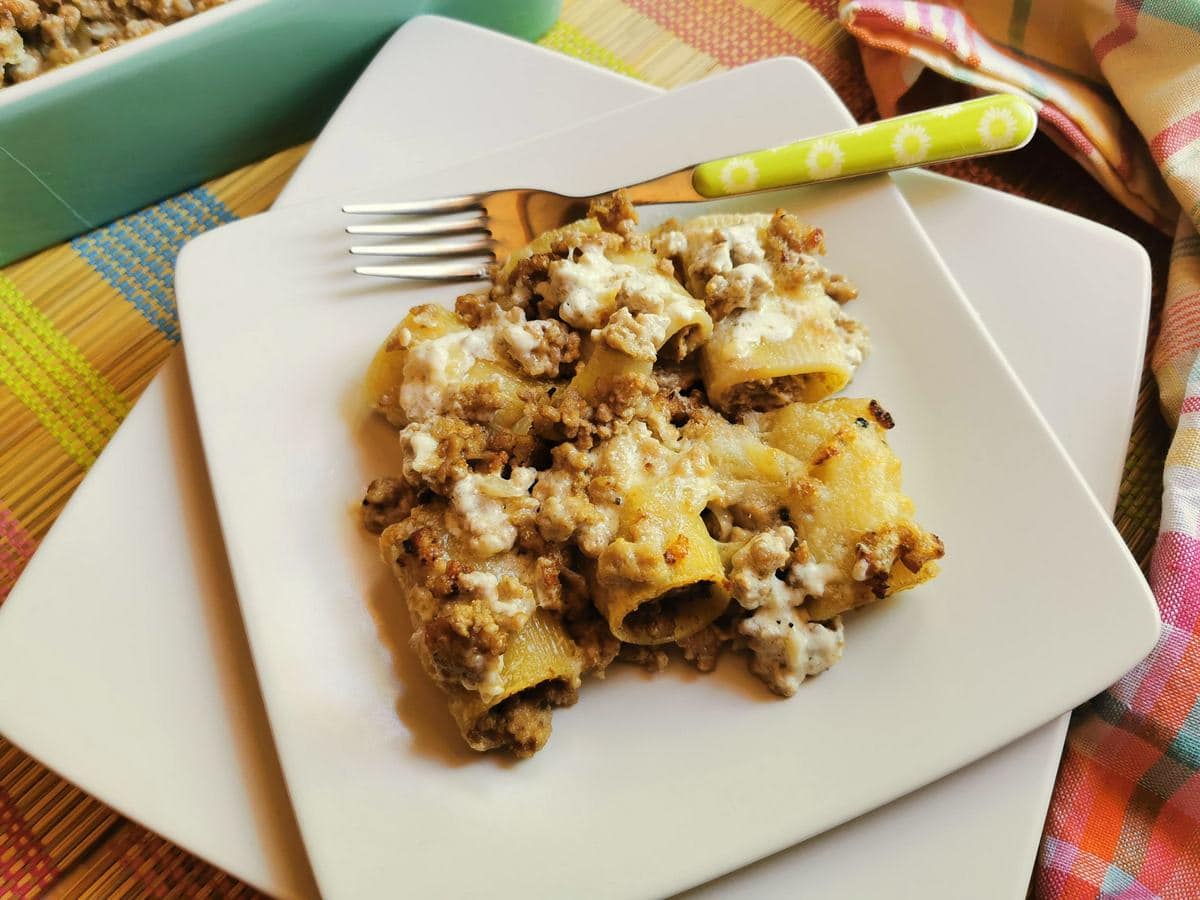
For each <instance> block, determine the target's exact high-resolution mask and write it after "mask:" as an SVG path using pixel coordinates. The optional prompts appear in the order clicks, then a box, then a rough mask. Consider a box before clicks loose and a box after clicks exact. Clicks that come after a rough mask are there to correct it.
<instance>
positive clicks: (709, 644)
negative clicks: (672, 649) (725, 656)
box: [675, 622, 732, 672]
mask: <svg viewBox="0 0 1200 900" xmlns="http://www.w3.org/2000/svg"><path fill="white" fill-rule="evenodd" d="M731 638H732V632H731V631H730V629H729V627H728V626H727V625H724V624H719V623H717V622H713V623H712V624H711V625H706V626H704V627H703V628H701V629H700V630H699V631H697V632H696V633H695V634H693V635H691V636H689V637H685V638H680V639H679V640H677V641H676V642H675V643H677V644H678V645H679V648H680V649H681V650H682V651H683V658H684V659H686V660H687V661H688V662H690V663H691V664H692V665H693V666H695V667H696V669H698V670H699V671H701V672H711V671H712V670H713V669H715V668H716V667H717V660H718V659H719V658H720V656H721V650H722V649H723V648H724V647H725V645H726V644H728V643H729V642H730V640H731Z"/></svg>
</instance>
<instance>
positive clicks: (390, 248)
mask: <svg viewBox="0 0 1200 900" xmlns="http://www.w3.org/2000/svg"><path fill="white" fill-rule="evenodd" d="M350 252H351V253H354V254H359V255H362V256H462V255H464V254H468V253H475V254H479V253H491V252H492V240H491V238H477V239H476V240H473V241H466V242H459V243H453V242H451V241H441V240H437V241H410V242H408V243H404V244H356V245H355V246H353V247H351V248H350Z"/></svg>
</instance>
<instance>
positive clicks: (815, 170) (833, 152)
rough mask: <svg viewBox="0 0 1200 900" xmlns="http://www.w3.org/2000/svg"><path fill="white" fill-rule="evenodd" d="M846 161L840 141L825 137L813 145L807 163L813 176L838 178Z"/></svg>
mask: <svg viewBox="0 0 1200 900" xmlns="http://www.w3.org/2000/svg"><path fill="white" fill-rule="evenodd" d="M845 161H846V155H845V154H844V153H843V152H842V148H841V147H840V146H839V145H838V143H837V142H836V141H832V140H829V139H828V138H825V139H823V140H819V141H817V142H816V143H815V144H813V145H812V147H811V148H810V149H809V151H808V158H807V159H805V164H806V165H807V166H808V173H809V175H811V176H812V177H813V178H837V176H839V175H841V174H842V165H843V163H845Z"/></svg>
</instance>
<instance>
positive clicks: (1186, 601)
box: [1150, 531, 1200, 632]
mask: <svg viewBox="0 0 1200 900" xmlns="http://www.w3.org/2000/svg"><path fill="white" fill-rule="evenodd" d="M1150 585H1151V587H1153V588H1154V596H1155V598H1156V599H1157V600H1158V607H1159V612H1161V613H1162V618H1163V621H1164V622H1166V623H1168V624H1170V625H1173V626H1174V627H1175V628H1178V629H1181V630H1182V631H1184V632H1190V631H1191V630H1192V628H1193V627H1194V626H1195V624H1196V617H1197V615H1198V614H1200V608H1198V607H1200V605H1198V604H1196V603H1195V602H1194V598H1195V597H1197V596H1200V540H1197V539H1196V538H1194V537H1192V536H1191V535H1187V534H1183V533H1182V532H1179V531H1164V532H1163V533H1162V534H1160V535H1159V537H1158V544H1157V545H1156V546H1155V548H1154V559H1153V560H1152V561H1151V563H1150Z"/></svg>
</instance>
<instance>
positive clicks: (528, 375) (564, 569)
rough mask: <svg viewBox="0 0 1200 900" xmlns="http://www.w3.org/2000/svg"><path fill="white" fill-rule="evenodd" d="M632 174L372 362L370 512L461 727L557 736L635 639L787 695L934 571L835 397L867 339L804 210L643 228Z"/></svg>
mask: <svg viewBox="0 0 1200 900" xmlns="http://www.w3.org/2000/svg"><path fill="white" fill-rule="evenodd" d="M635 223H636V218H635V217H634V215H633V211H632V209H631V208H630V207H629V206H628V204H627V203H626V202H625V201H624V198H623V197H621V195H619V194H618V195H615V196H614V197H613V198H611V199H610V200H609V201H607V202H604V203H600V204H595V205H594V206H593V210H592V214H591V215H590V216H589V217H588V218H587V219H584V220H582V221H580V222H577V223H574V224H572V225H568V226H566V227H564V228H561V229H557V230H556V231H553V232H549V233H547V234H545V235H542V236H541V237H539V238H538V239H537V240H535V241H534V242H532V243H531V244H530V245H529V246H528V247H526V248H525V249H524V250H522V251H520V252H518V253H515V254H513V256H512V257H511V258H510V259H509V260H507V262H506V263H505V264H504V265H503V266H502V267H499V268H498V269H497V271H496V273H495V278H494V283H493V286H492V287H491V289H490V290H489V291H488V292H486V293H478V294H467V295H464V296H462V297H460V298H459V299H458V301H457V303H456V304H455V309H454V311H453V312H452V311H450V310H447V309H444V308H441V307H437V306H419V307H416V308H415V309H413V310H412V311H411V312H410V313H409V314H408V315H407V316H406V317H405V318H404V320H403V321H402V322H401V323H400V324H399V325H398V326H397V327H396V328H395V329H394V330H393V331H392V333H391V334H390V335H389V336H388V339H387V341H386V342H385V343H384V345H383V346H382V347H381V348H380V350H379V352H378V353H377V354H376V357H375V359H374V361H373V362H372V364H371V366H370V369H369V371H368V375H367V388H368V392H369V396H370V402H371V404H372V406H373V407H374V408H375V409H376V410H377V411H378V412H380V413H381V414H382V415H384V416H386V417H387V419H388V421H389V422H391V423H392V424H393V425H394V426H396V427H397V428H398V429H399V441H398V445H399V452H398V457H397V462H396V467H395V474H394V475H393V476H392V477H389V478H384V479H378V480H377V481H375V482H373V483H372V484H371V486H370V487H369V488H368V491H367V495H366V498H365V499H364V500H363V519H364V522H365V524H366V525H367V526H368V527H369V528H370V529H371V530H372V531H375V532H376V533H380V550H381V553H382V555H383V558H384V560H385V561H386V562H387V563H388V564H389V565H390V566H391V567H392V569H393V572H394V574H395V576H396V578H397V580H398V581H399V583H400V584H401V587H402V590H403V595H404V597H405V601H406V603H407V604H408V608H409V612H410V615H411V618H412V620H413V626H414V635H413V646H414V648H415V650H416V653H417V656H418V658H419V659H420V661H421V664H422V666H423V668H424V669H425V671H426V672H427V673H428V674H429V676H430V677H431V678H433V679H434V681H436V682H437V683H438V684H439V685H440V686H441V687H442V688H443V689H444V690H445V691H446V693H447V694H448V697H449V704H450V708H451V712H452V714H453V715H454V717H455V720H456V721H457V723H458V725H459V728H460V730H461V732H462V734H463V737H464V739H465V740H466V741H467V743H468V744H469V745H470V746H471V747H473V748H475V749H477V750H486V749H491V748H506V749H508V750H510V751H512V752H513V753H515V754H516V755H518V756H527V755H529V754H531V753H533V752H536V751H537V750H538V749H540V748H541V747H542V746H543V744H544V743H545V741H546V739H547V738H548V736H549V732H550V716H551V710H552V708H553V707H556V706H562V705H567V704H570V703H573V702H574V701H575V698H576V692H577V690H578V688H579V685H580V681H581V678H582V676H583V675H585V674H588V673H591V674H594V675H597V676H602V675H603V673H604V671H605V669H606V668H607V667H608V666H609V664H610V663H612V662H613V660H614V659H617V658H628V659H631V660H634V661H639V662H642V663H643V664H645V665H648V666H651V667H660V666H662V665H664V664H665V663H666V661H667V660H668V659H669V654H668V651H670V650H671V648H676V649H677V650H678V652H679V653H680V654H681V655H682V656H683V657H685V658H686V659H688V660H690V661H691V662H692V663H693V664H695V665H696V666H697V667H698V668H700V669H702V670H705V671H707V670H710V669H712V668H713V667H714V666H715V664H716V659H717V656H718V654H719V653H720V652H721V650H722V649H723V648H725V647H732V648H734V649H738V650H745V651H747V652H748V653H749V655H750V659H751V663H750V665H751V670H752V671H753V672H754V673H755V674H756V675H758V676H759V677H760V678H761V679H762V680H763V681H764V682H765V683H766V684H767V686H768V687H769V688H770V689H771V690H773V691H775V692H776V693H779V694H782V695H784V696H790V695H791V694H792V693H794V692H795V691H796V689H797V687H798V685H799V684H800V683H801V682H802V681H803V680H804V679H805V678H806V677H808V676H810V675H815V674H817V673H819V672H821V671H823V670H824V669H826V668H828V667H829V666H830V665H832V664H833V663H834V662H836V661H837V659H838V658H839V657H840V655H841V652H842V646H843V631H842V623H841V618H840V616H841V614H842V613H844V612H846V611H848V610H851V609H854V608H856V607H859V606H863V605H865V604H868V603H870V602H872V601H874V600H876V599H878V598H881V597H885V596H888V595H890V594H893V593H895V592H897V591H900V590H904V589H906V588H909V587H913V586H915V585H917V584H919V583H921V582H923V581H926V580H928V579H930V578H932V577H933V576H934V575H935V574H936V571H937V567H936V562H935V560H937V559H938V558H939V557H941V556H942V544H941V541H940V540H939V539H938V538H937V536H936V535H933V534H931V533H929V532H927V531H925V530H924V529H922V528H921V527H920V526H919V525H918V524H917V523H916V522H915V521H914V520H913V518H912V516H913V507H912V502H911V501H910V500H909V499H908V498H907V497H906V496H905V495H904V494H903V493H902V492H901V489H900V464H899V461H898V460H897V459H896V457H895V456H894V454H892V452H891V450H890V449H889V448H888V445H887V440H886V432H887V430H888V429H889V428H891V427H892V420H891V417H890V416H889V415H888V414H887V412H886V411H884V409H883V408H882V407H881V406H880V405H879V404H878V403H877V402H876V401H874V400H854V399H826V398H827V396H828V395H829V394H831V393H833V392H835V391H837V390H839V389H841V388H842V387H844V386H845V385H846V383H847V382H848V381H849V380H850V378H851V377H852V375H853V372H854V370H855V368H856V367H857V366H858V364H859V363H860V362H861V361H862V359H863V357H864V356H865V354H866V351H867V343H868V342H867V336H866V332H865V330H864V329H863V327H862V326H861V325H860V324H859V323H858V322H857V321H856V320H854V319H852V318H851V317H849V316H848V315H846V314H845V312H844V310H843V304H844V303H846V302H847V301H848V300H851V299H853V298H854V297H855V296H856V291H855V289H854V288H853V286H851V285H850V283H849V282H847V281H846V280H845V279H844V278H842V277H840V276H837V275H832V274H830V273H829V272H828V270H827V269H825V268H824V266H822V265H821V264H820V263H819V262H818V260H817V256H819V255H820V254H821V253H823V251H824V246H823V238H822V236H821V233H820V232H819V231H817V230H816V229H813V228H810V227H808V226H805V225H802V224H801V223H800V222H799V221H798V220H797V219H795V217H793V216H792V215H790V214H788V213H786V212H783V211H779V212H777V213H776V214H775V215H774V216H766V215H742V216H720V217H704V218H700V219H695V220H693V221H691V222H688V223H684V224H682V225H680V224H679V223H676V222H674V221H672V222H668V223H666V224H665V225H663V226H661V227H659V228H658V229H655V230H654V231H653V232H650V233H642V232H639V231H637V230H636V228H635V227H634V226H635Z"/></svg>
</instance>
